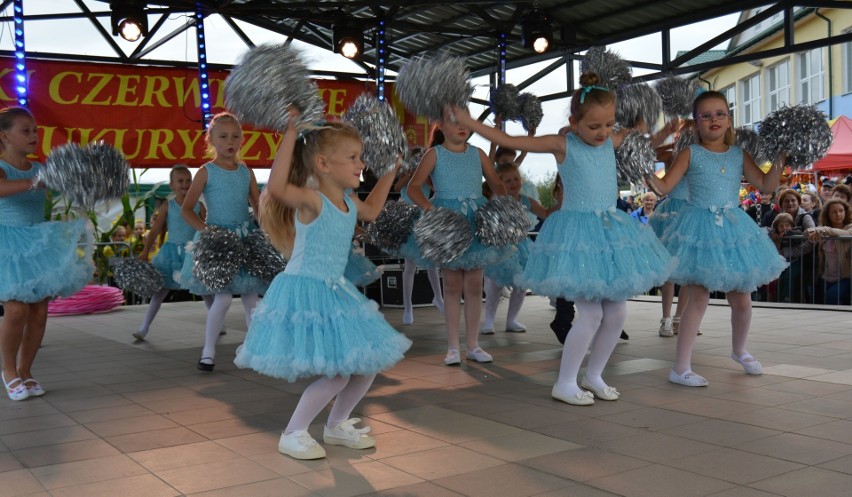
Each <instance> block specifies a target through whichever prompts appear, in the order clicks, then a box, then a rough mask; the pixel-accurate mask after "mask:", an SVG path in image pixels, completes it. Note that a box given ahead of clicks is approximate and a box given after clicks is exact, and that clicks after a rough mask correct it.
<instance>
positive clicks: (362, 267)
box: [343, 248, 382, 286]
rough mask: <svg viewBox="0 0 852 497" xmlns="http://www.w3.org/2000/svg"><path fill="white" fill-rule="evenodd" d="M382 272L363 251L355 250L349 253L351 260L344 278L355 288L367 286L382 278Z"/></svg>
mask: <svg viewBox="0 0 852 497" xmlns="http://www.w3.org/2000/svg"><path fill="white" fill-rule="evenodd" d="M381 275H382V271H381V270H380V269H379V267H378V266H376V265H375V264H373V261H371V260H370V259H369V258H368V257H367V256H366V255H364V253H363V250H362V249H356V248H353V249H352V250H350V251H349V260H347V261H346V268H345V269H344V270H343V277H344V278H346V279H347V280H349V281H351V282H352V284H353V285H355V286H367V285H369V284H370V283H372V282H374V281H376V280H377V279H379V277H381Z"/></svg>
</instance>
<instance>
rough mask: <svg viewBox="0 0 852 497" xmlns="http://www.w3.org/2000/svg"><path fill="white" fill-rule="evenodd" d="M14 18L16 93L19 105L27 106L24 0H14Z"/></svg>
mask: <svg viewBox="0 0 852 497" xmlns="http://www.w3.org/2000/svg"><path fill="white" fill-rule="evenodd" d="M13 11H14V14H13V19H14V22H15V81H16V82H15V93H17V95H18V105H20V106H21V107H26V106H27V104H28V103H29V96H28V90H27V51H26V48H25V47H24V0H15V1H14V9H13Z"/></svg>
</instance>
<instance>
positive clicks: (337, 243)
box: [284, 193, 357, 281]
mask: <svg viewBox="0 0 852 497" xmlns="http://www.w3.org/2000/svg"><path fill="white" fill-rule="evenodd" d="M319 195H320V197H321V198H322V212H320V214H319V216H317V218H316V219H314V220H313V221H311V222H310V223H309V224H302V223H300V222H299V213H298V211H297V212H296V240H295V242H294V244H293V255H292V257H290V261H289V262H288V263H287V267H286V269H285V270H284V271H285V272H286V273H288V274H298V275H303V276H311V277H314V278H319V279H322V280H327V281H336V280H338V279H340V278H342V277H343V271H344V269H345V268H346V262H347V260H348V259H349V250H350V248H351V247H352V236H353V235H354V234H355V221H356V219H357V213H356V211H355V204H354V203H353V202H352V199H350V198H349V196H344V197H343V199H344V201H345V202H346V208H347V209H349V212H343V211H341V210H340V209H338V208H337V207H336V206H335V205H334V204H332V203H331V201H330V200H329V199H327V198H326V197H325V195H323V194H322V193H320V194H319Z"/></svg>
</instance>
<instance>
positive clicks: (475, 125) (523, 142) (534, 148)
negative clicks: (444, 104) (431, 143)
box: [451, 107, 565, 162]
mask: <svg viewBox="0 0 852 497" xmlns="http://www.w3.org/2000/svg"><path fill="white" fill-rule="evenodd" d="M451 110H452V112H453V115H455V117H456V120H457V121H458V122H459V124H461V125H463V126H464V127H466V128H468V129H470V130H472V131H475V132H476V133H478V134H480V135H481V136H482V137H483V138H485V139H486V140H490V141H491V142H492V143H496V144H497V145H500V146H503V147H509V148H512V149H515V150H521V151H526V152H536V153H548V154H553V156H554V157H555V158H556V161H557V162H562V161H563V160H565V138H564V137H562V136H559V135H547V136H511V135H507V134H506V133H504V132H503V131H502V130H499V129H497V128H492V127H491V126H487V125H485V124H484V123H481V122H479V121H477V120H476V119H474V118H472V117H471V116H470V113H469V112H468V111H467V109H462V108H461V107H453V108H452V109H451Z"/></svg>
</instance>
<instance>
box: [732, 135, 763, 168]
mask: <svg viewBox="0 0 852 497" xmlns="http://www.w3.org/2000/svg"><path fill="white" fill-rule="evenodd" d="M734 136H735V137H736V139H737V146H738V147H740V148H741V149H743V150H745V151H746V152H748V154H749V155H750V156H751V158H752V159H754V163H755V164H757V165H758V166H759V165H761V164H763V163H764V162H768V161H771V160H772V157H770V156H769V154H767V153H766V147H765V146H764V145H763V140H762V139H761V138H760V135H758V134H757V133H755V132H754V130H753V129H751V128H745V127H742V128H736V129H735V130H734Z"/></svg>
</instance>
